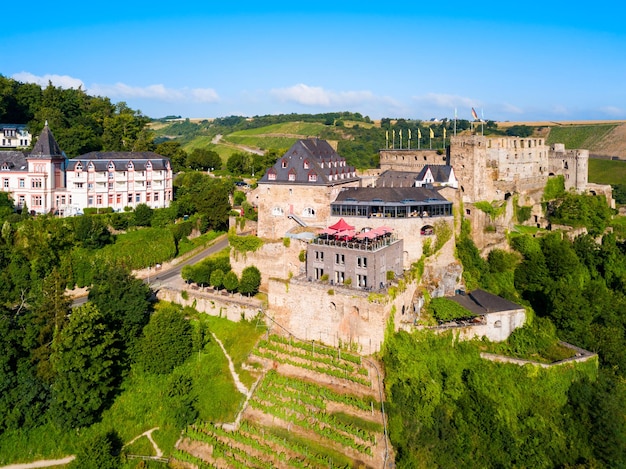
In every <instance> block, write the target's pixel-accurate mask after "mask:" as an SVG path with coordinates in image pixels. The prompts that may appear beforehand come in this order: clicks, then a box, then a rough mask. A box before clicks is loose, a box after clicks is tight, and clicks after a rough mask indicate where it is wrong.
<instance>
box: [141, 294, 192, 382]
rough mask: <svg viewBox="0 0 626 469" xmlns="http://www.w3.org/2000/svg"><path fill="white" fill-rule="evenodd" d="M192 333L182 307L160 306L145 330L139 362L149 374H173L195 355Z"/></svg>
mask: <svg viewBox="0 0 626 469" xmlns="http://www.w3.org/2000/svg"><path fill="white" fill-rule="evenodd" d="M191 333H192V328H191V325H190V324H189V321H188V320H187V319H185V316H184V315H183V312H182V308H181V307H180V306H178V305H173V304H171V305H164V306H161V307H159V308H158V309H157V310H156V311H155V312H154V314H153V315H152V317H151V318H150V322H149V323H148V324H147V325H146V327H144V330H143V335H142V337H141V341H140V343H139V354H138V357H137V362H138V363H139V364H140V365H141V366H142V368H143V369H144V370H145V371H147V372H149V373H159V374H167V373H169V372H171V371H172V370H173V369H174V368H175V367H176V366H178V365H180V364H182V363H183V362H184V361H185V360H186V359H187V358H188V357H189V356H190V355H191V352H192V340H191Z"/></svg>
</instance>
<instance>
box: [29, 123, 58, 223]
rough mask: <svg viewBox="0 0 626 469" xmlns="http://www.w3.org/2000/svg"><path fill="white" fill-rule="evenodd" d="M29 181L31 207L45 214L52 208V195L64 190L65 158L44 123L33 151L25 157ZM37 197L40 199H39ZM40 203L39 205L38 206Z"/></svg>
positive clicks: (46, 124)
mask: <svg viewBox="0 0 626 469" xmlns="http://www.w3.org/2000/svg"><path fill="white" fill-rule="evenodd" d="M26 161H27V162H28V173H29V176H30V179H31V181H32V182H31V187H30V188H29V189H30V190H31V192H32V196H33V197H32V198H31V207H32V208H36V207H39V209H38V210H36V211H38V212H43V213H45V212H47V211H49V210H50V209H51V208H53V207H54V204H53V194H54V193H55V191H58V190H65V187H66V186H65V169H66V167H67V158H66V156H65V154H64V153H63V152H62V151H61V148H60V147H59V144H58V143H57V141H56V139H55V138H54V135H52V131H51V130H50V128H49V127H48V121H46V123H45V125H44V128H43V130H42V131H41V134H40V135H39V138H38V139H37V142H36V143H35V146H34V147H33V150H32V151H31V152H30V154H29V155H28V156H27V157H26ZM38 197H41V199H39V198H38ZM39 203H41V205H38V204H39Z"/></svg>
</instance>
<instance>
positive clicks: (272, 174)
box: [267, 168, 276, 181]
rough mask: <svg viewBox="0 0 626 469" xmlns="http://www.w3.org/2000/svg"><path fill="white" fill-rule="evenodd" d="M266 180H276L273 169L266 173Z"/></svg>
mask: <svg viewBox="0 0 626 469" xmlns="http://www.w3.org/2000/svg"><path fill="white" fill-rule="evenodd" d="M267 179H268V180H269V181H275V180H276V171H275V170H274V168H271V169H270V170H269V171H268V172H267Z"/></svg>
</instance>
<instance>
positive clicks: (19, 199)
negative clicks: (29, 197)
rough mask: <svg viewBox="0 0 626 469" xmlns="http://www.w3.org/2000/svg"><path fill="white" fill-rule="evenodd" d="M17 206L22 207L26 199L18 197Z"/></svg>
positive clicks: (21, 196)
mask: <svg viewBox="0 0 626 469" xmlns="http://www.w3.org/2000/svg"><path fill="white" fill-rule="evenodd" d="M17 200H18V206H19V207H23V206H24V204H25V203H26V197H24V196H23V195H20V196H19V197H18V198H17Z"/></svg>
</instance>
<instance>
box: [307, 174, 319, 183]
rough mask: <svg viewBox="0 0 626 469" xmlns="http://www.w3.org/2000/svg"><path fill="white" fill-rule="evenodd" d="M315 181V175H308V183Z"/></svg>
mask: <svg viewBox="0 0 626 469" xmlns="http://www.w3.org/2000/svg"><path fill="white" fill-rule="evenodd" d="M316 181H317V174H315V173H309V182H316Z"/></svg>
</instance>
